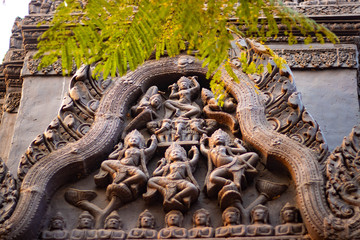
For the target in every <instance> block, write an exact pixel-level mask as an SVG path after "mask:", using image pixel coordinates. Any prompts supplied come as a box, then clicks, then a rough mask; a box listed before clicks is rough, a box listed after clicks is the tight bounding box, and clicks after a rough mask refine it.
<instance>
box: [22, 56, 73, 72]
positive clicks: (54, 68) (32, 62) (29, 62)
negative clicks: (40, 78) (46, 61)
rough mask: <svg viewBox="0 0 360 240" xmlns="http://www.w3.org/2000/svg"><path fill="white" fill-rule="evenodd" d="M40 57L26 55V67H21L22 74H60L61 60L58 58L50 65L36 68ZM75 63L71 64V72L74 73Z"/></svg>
mask: <svg viewBox="0 0 360 240" xmlns="http://www.w3.org/2000/svg"><path fill="white" fill-rule="evenodd" d="M40 62H41V59H33V56H31V55H30V56H26V59H25V66H26V68H25V69H23V72H22V74H23V75H28V74H30V75H37V74H41V75H61V74H62V65H61V60H60V59H59V60H58V61H56V62H55V63H53V64H51V65H50V66H47V67H44V68H42V69H41V70H39V69H38V67H39V64H40ZM75 71H76V65H75V63H74V64H73V66H72V71H71V74H73V73H75Z"/></svg>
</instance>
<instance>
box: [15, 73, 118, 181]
mask: <svg viewBox="0 0 360 240" xmlns="http://www.w3.org/2000/svg"><path fill="white" fill-rule="evenodd" d="M109 85H111V81H110V80H102V79H99V80H94V79H93V78H92V77H91V69H90V67H88V66H87V67H83V68H80V69H79V70H78V71H77V73H76V74H75V76H74V77H73V78H72V80H71V84H70V90H69V94H68V95H67V96H65V97H64V100H63V103H62V107H61V109H60V111H59V113H58V116H57V118H55V119H54V120H53V121H52V122H51V123H50V125H49V126H48V127H47V129H46V130H45V132H44V133H43V134H40V135H38V136H37V137H36V138H35V139H34V141H33V142H32V143H31V144H30V146H29V147H28V149H27V150H26V152H25V154H24V155H23V156H22V157H21V160H20V164H19V167H18V177H19V179H20V180H22V179H23V178H24V176H25V175H26V173H27V171H28V170H29V169H30V168H31V167H32V166H33V165H34V164H35V163H36V162H38V161H39V160H40V159H42V158H44V157H45V156H46V155H48V154H49V153H50V152H53V151H55V150H57V149H60V148H62V147H64V146H65V145H67V144H68V143H70V142H75V141H77V140H79V139H80V138H81V137H83V136H84V135H85V134H86V133H87V132H88V131H89V129H90V126H91V124H92V123H93V121H94V114H95V111H96V109H97V108H98V106H99V100H100V98H101V96H102V94H103V93H104V91H105V90H106V88H107V87H108V86H109Z"/></svg>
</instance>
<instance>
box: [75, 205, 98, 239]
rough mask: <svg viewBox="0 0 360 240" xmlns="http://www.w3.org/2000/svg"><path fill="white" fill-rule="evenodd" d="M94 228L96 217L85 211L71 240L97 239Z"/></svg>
mask: <svg viewBox="0 0 360 240" xmlns="http://www.w3.org/2000/svg"><path fill="white" fill-rule="evenodd" d="M93 228H94V217H93V216H92V215H91V214H90V213H89V212H88V211H84V212H82V213H81V214H80V216H79V223H78V227H77V228H76V229H73V230H72V231H71V236H70V239H71V240H89V239H97V236H96V230H94V229H93Z"/></svg>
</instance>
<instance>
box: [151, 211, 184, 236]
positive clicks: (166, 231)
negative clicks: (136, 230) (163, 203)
mask: <svg viewBox="0 0 360 240" xmlns="http://www.w3.org/2000/svg"><path fill="white" fill-rule="evenodd" d="M183 219H184V216H183V214H182V213H181V212H180V211H178V210H171V211H170V212H168V213H167V214H166V215H165V224H166V227H165V228H163V229H161V230H160V231H159V233H158V238H159V239H169V238H187V237H188V232H187V229H186V228H183V227H182V224H183Z"/></svg>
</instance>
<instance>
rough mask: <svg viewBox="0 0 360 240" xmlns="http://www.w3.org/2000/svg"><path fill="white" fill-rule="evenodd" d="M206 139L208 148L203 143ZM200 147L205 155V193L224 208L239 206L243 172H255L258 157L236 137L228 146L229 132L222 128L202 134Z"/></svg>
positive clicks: (243, 180) (242, 187)
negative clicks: (206, 163) (206, 160)
mask: <svg viewBox="0 0 360 240" xmlns="http://www.w3.org/2000/svg"><path fill="white" fill-rule="evenodd" d="M206 140H208V145H209V148H207V147H206V146H205V141H206ZM200 150H201V152H202V153H203V155H205V156H207V158H208V173H207V176H206V180H205V181H206V192H207V195H208V196H209V197H214V196H217V197H218V199H219V204H220V206H221V208H223V209H224V208H226V207H228V206H230V205H235V204H236V205H241V202H242V197H241V191H242V190H243V189H245V186H244V183H245V182H246V180H245V177H246V176H245V173H249V174H256V173H257V170H256V168H255V167H256V164H257V162H258V160H259V157H258V155H257V154H256V153H251V152H250V153H249V152H247V150H246V149H245V148H244V146H243V145H242V144H241V142H240V140H239V139H235V141H234V146H230V137H229V135H228V134H227V133H226V132H224V131H222V130H221V129H219V130H216V131H215V132H214V133H213V134H212V135H211V138H208V137H207V136H206V135H204V136H203V138H202V139H201V145H200ZM238 207H239V206H238Z"/></svg>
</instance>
